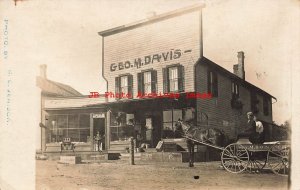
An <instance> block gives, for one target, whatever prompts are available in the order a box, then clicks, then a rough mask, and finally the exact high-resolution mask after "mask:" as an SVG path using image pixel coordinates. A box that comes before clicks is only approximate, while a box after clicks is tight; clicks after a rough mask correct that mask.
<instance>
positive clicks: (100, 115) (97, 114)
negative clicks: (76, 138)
mask: <svg viewBox="0 0 300 190" xmlns="http://www.w3.org/2000/svg"><path fill="white" fill-rule="evenodd" d="M93 118H105V114H104V113H94V114H93Z"/></svg>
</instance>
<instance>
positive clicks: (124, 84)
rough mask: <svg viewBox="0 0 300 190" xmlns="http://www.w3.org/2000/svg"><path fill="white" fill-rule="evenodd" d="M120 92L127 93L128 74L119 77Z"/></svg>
mask: <svg viewBox="0 0 300 190" xmlns="http://www.w3.org/2000/svg"><path fill="white" fill-rule="evenodd" d="M120 92H124V93H126V94H127V93H128V76H122V77H121V85H120Z"/></svg>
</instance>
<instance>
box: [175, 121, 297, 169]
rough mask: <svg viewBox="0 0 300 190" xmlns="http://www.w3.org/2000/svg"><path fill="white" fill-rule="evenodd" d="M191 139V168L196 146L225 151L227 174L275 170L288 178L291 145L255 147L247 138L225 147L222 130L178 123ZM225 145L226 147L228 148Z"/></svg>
mask: <svg viewBox="0 0 300 190" xmlns="http://www.w3.org/2000/svg"><path fill="white" fill-rule="evenodd" d="M176 125H177V127H178V126H180V128H181V130H182V131H183V137H185V138H186V139H187V145H188V149H189V153H190V163H189V164H190V166H193V163H194V145H196V144H201V145H205V146H209V147H212V148H215V149H219V150H220V151H221V163H222V166H223V167H224V169H225V170H227V171H229V172H231V173H241V172H243V171H245V170H250V171H253V172H258V171H261V170H262V169H271V170H272V171H273V172H274V173H275V174H279V175H288V173H289V169H290V165H289V156H290V151H291V147H290V142H289V141H275V142H265V143H262V144H252V143H251V142H250V141H249V139H247V138H240V139H238V140H237V142H234V143H231V144H228V145H225V144H226V142H225V141H224V139H225V138H224V137H225V136H224V133H223V132H222V131H220V130H219V129H214V128H209V129H202V130H201V129H199V128H196V127H194V126H191V125H189V124H187V123H185V122H183V121H178V122H177V124H176ZM224 145H225V146H224Z"/></svg>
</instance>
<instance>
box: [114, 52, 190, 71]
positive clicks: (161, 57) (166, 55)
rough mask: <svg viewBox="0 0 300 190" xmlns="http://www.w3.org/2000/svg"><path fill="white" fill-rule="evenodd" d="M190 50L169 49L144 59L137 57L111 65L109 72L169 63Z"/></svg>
mask: <svg viewBox="0 0 300 190" xmlns="http://www.w3.org/2000/svg"><path fill="white" fill-rule="evenodd" d="M190 52H192V50H184V51H182V50H181V49H171V50H170V51H167V52H161V53H157V54H152V55H146V56H144V57H138V58H135V59H134V60H126V61H122V62H119V63H112V64H111V65H110V71H112V72H113V71H117V70H124V69H129V68H133V67H136V68H137V69H139V68H141V67H142V66H144V65H149V64H153V63H161V62H164V61H169V60H173V59H179V58H180V57H181V56H182V55H183V54H184V53H190Z"/></svg>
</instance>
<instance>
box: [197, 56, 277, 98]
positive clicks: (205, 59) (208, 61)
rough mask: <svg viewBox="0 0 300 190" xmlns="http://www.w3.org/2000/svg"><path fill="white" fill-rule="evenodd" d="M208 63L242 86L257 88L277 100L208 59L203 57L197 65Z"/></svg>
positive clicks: (259, 89)
mask: <svg viewBox="0 0 300 190" xmlns="http://www.w3.org/2000/svg"><path fill="white" fill-rule="evenodd" d="M204 62H206V63H208V64H211V65H213V66H214V67H216V69H219V70H221V71H222V72H223V73H225V74H227V75H230V77H232V78H234V79H235V80H238V81H240V82H241V83H242V84H244V85H247V86H250V87H251V88H255V89H256V90H258V91H259V92H262V93H264V94H266V95H268V96H270V97H271V98H273V99H275V100H277V99H276V97H274V96H272V95H271V94H269V93H268V92H266V91H264V90H262V89H261V88H259V87H257V86H255V85H254V84H251V83H250V82H248V81H246V80H243V79H241V78H240V77H238V76H236V75H235V74H233V73H232V72H230V71H228V70H227V69H225V68H223V67H221V66H220V65H218V64H217V63H215V62H213V61H211V60H210V59H208V58H206V57H202V58H200V59H198V61H197V62H196V64H201V63H204Z"/></svg>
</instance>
